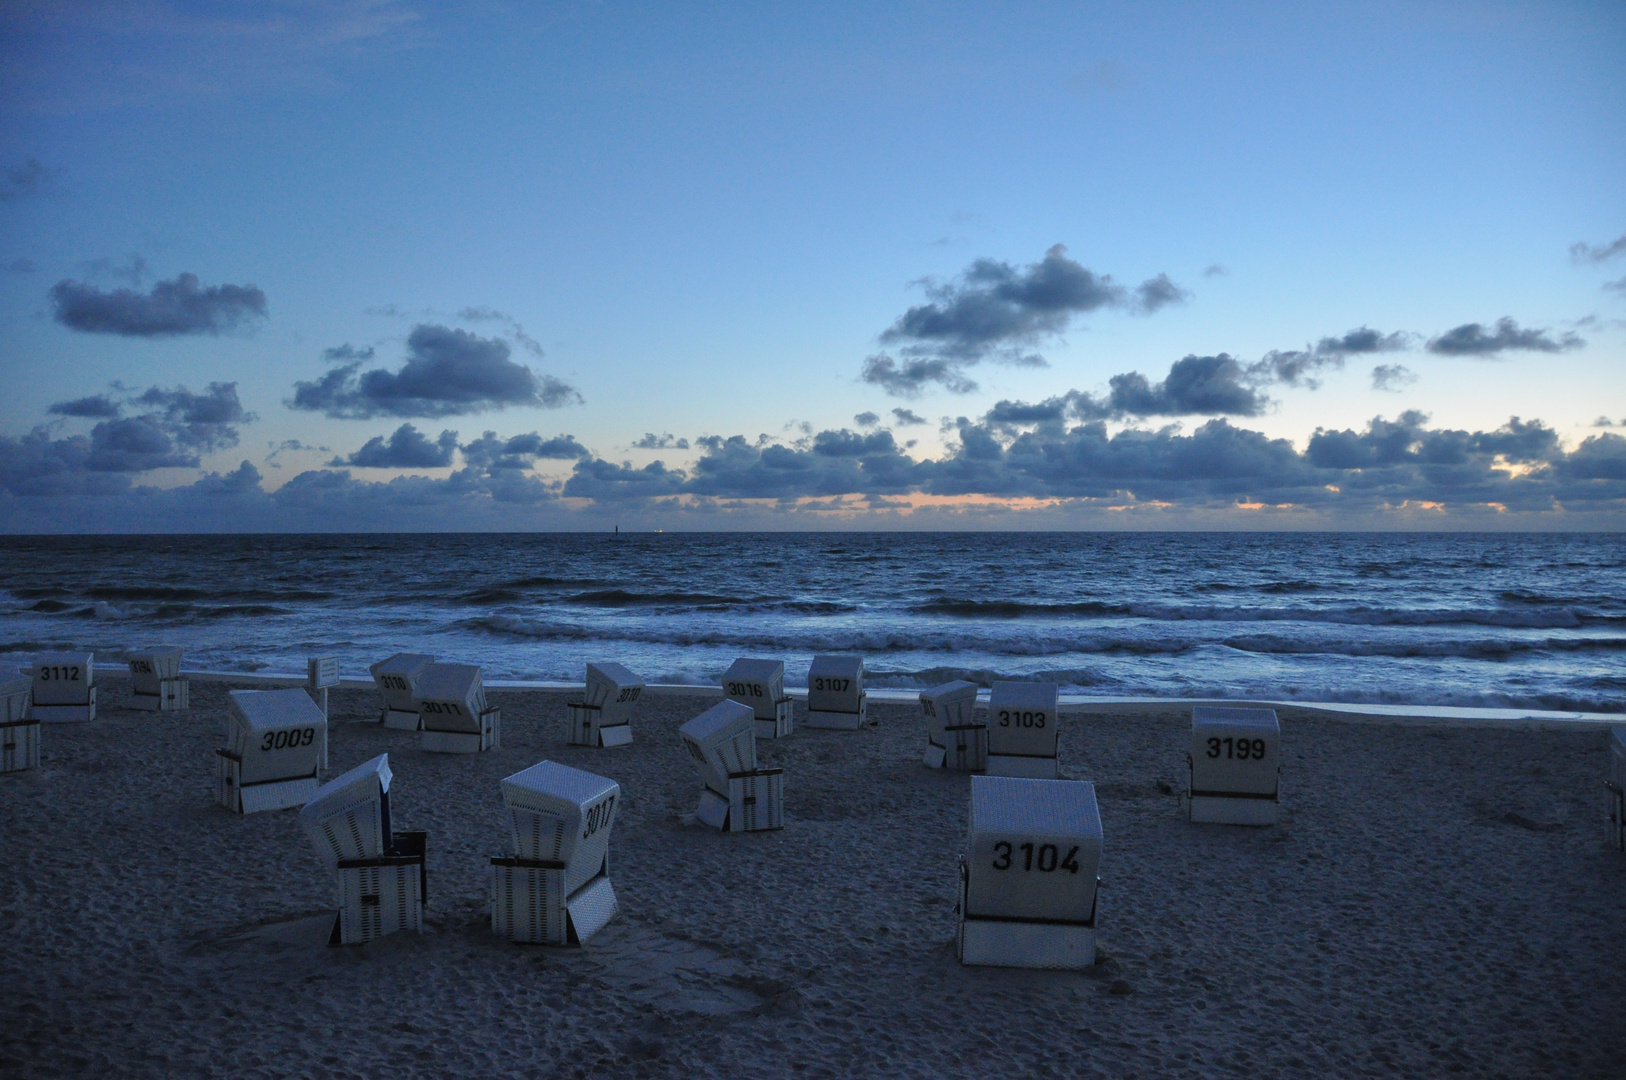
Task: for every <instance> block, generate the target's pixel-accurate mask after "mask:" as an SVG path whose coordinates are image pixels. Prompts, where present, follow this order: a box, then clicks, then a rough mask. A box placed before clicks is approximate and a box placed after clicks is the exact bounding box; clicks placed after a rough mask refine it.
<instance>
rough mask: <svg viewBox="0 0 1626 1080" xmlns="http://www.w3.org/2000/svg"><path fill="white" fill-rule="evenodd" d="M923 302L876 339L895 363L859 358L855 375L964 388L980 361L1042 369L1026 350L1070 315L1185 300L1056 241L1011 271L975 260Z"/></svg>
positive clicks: (1162, 283) (896, 387)
mask: <svg viewBox="0 0 1626 1080" xmlns="http://www.w3.org/2000/svg"><path fill="white" fill-rule="evenodd" d="M926 294H927V297H928V298H929V299H928V302H927V303H925V304H918V305H916V306H914V307H912V308H910V309H909V310H908V311H906V312H904V313H903V315H902V316H900V317H899V318H898V320H897V321H896V322H895V323H893V324H892V326H890V327H888V328H887V329H886V330H885V331H884V332H882V334H881V336H880V340H881V344H883V345H887V346H892V347H895V348H896V349H897V350H898V353H899V356H900V357H901V363H900V362H899V361H895V360H893V358H892V357H890V356H888V355H886V354H884V353H883V354H881V355H879V356H872V357H870V358H869V359H868V360H866V361H865V364H864V372H863V378H864V381H865V382H870V383H875V384H876V385H878V386H881V387H883V388H885V389H886V390H887V391H888V392H889V393H894V394H905V395H913V394H918V393H920V391H921V390H922V389H924V388H925V387H926V386H927V385H929V384H931V383H938V384H941V385H943V386H944V387H946V388H947V389H949V390H953V391H955V392H959V393H964V392H966V391H967V390H968V389H970V388H974V386H975V384H974V383H972V382H971V381H970V380H969V379H967V378H966V377H965V375H964V373H963V371H962V369H963V368H965V367H967V366H970V365H972V364H976V363H979V362H981V361H983V360H997V361H1000V362H1002V363H1012V364H1022V365H1027V366H1044V364H1045V359H1044V357H1043V356H1040V355H1039V354H1038V353H1036V352H1034V351H1032V349H1033V346H1034V345H1036V344H1037V343H1039V342H1040V341H1041V340H1043V339H1045V338H1050V337H1054V336H1056V335H1058V334H1060V333H1062V332H1063V331H1064V330H1066V329H1067V327H1068V325H1069V324H1070V323H1071V321H1072V319H1073V318H1074V316H1077V315H1082V314H1087V313H1089V312H1092V311H1097V310H1099V309H1101V308H1108V307H1127V308H1131V309H1134V310H1139V311H1144V312H1148V313H1149V312H1152V311H1155V310H1157V309H1158V308H1161V307H1164V306H1166V305H1168V304H1171V303H1178V302H1181V301H1183V300H1184V299H1185V298H1186V293H1185V291H1184V290H1183V289H1181V288H1180V287H1179V286H1178V285H1175V284H1174V283H1173V282H1172V281H1170V280H1169V279H1168V276H1167V275H1164V274H1160V275H1158V276H1157V277H1155V278H1152V279H1149V280H1148V281H1146V282H1143V283H1142V284H1141V285H1140V286H1139V287H1138V288H1137V289H1136V290H1135V291H1134V292H1133V293H1131V292H1130V291H1129V290H1127V289H1125V288H1124V287H1123V286H1121V285H1119V284H1117V283H1116V282H1115V281H1113V279H1112V277H1111V276H1110V275H1106V274H1096V273H1095V272H1094V271H1092V270H1089V269H1086V268H1085V267H1084V266H1082V265H1080V264H1079V263H1077V262H1075V261H1074V260H1072V259H1069V258H1068V257H1067V249H1066V247H1064V246H1063V245H1061V244H1056V245H1055V246H1053V247H1052V248H1050V250H1049V251H1047V252H1045V255H1044V258H1043V259H1041V260H1040V261H1038V262H1036V263H1031V264H1029V265H1028V266H1026V267H1023V268H1021V269H1018V268H1017V267H1014V266H1012V265H1011V264H1010V263H1006V262H1000V261H998V260H995V259H978V260H977V261H975V262H973V263H972V264H971V265H970V266H969V267H967V268H966V270H965V271H964V272H963V273H962V274H961V275H960V277H959V278H957V279H956V280H954V281H952V282H949V283H947V284H930V283H929V284H927V286H926Z"/></svg>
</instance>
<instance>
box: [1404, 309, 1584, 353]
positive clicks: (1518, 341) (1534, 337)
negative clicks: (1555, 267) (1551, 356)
mask: <svg viewBox="0 0 1626 1080" xmlns="http://www.w3.org/2000/svg"><path fill="white" fill-rule="evenodd" d="M1585 345H1586V342H1585V341H1583V340H1581V338H1580V337H1578V336H1576V335H1575V334H1573V333H1567V334H1565V335H1564V336H1563V337H1560V338H1553V337H1552V336H1550V335H1549V334H1548V332H1547V331H1546V330H1521V329H1519V324H1518V323H1516V322H1514V321H1513V320H1512V319H1510V318H1502V319H1498V320H1497V321H1496V330H1495V332H1494V333H1487V332H1486V330H1485V327H1484V326H1483V325H1482V324H1480V323H1463V324H1462V325H1461V326H1458V327H1455V328H1454V329H1451V330H1447V331H1446V332H1445V333H1443V334H1440V335H1439V336H1438V337H1433V338H1430V339H1429V342H1428V345H1427V346H1426V347H1427V349H1428V351H1429V352H1431V353H1437V354H1439V355H1441V356H1495V355H1496V354H1497V353H1502V352H1547V353H1556V352H1563V351H1565V350H1567V349H1579V348H1582V347H1583V346H1585Z"/></svg>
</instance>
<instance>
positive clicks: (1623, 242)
mask: <svg viewBox="0 0 1626 1080" xmlns="http://www.w3.org/2000/svg"><path fill="white" fill-rule="evenodd" d="M1622 254H1626V236H1620V237H1617V238H1616V239H1615V240H1612V241H1610V242H1609V243H1607V244H1598V245H1592V244H1588V243H1585V242H1584V241H1582V242H1577V243H1574V244H1571V245H1570V258H1571V259H1572V260H1573V261H1575V262H1578V263H1601V262H1608V261H1609V260H1610V259H1613V258H1614V257H1615V256H1616V255H1622Z"/></svg>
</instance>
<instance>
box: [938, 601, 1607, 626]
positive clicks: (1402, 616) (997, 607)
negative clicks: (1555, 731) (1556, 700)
mask: <svg viewBox="0 0 1626 1080" xmlns="http://www.w3.org/2000/svg"><path fill="white" fill-rule="evenodd" d="M909 610H911V611H913V612H916V613H918V614H922V615H945V616H954V617H961V618H989V619H1016V618H1021V617H1023V616H1038V617H1041V618H1058V617H1063V616H1093V617H1097V618H1105V617H1114V616H1118V617H1122V616H1130V617H1133V618H1138V619H1151V620H1156V621H1159V622H1308V623H1332V624H1344V625H1354V626H1453V625H1464V626H1494V627H1505V628H1508V629H1537V630H1553V629H1578V628H1580V627H1583V626H1608V625H1616V624H1618V625H1626V616H1620V615H1606V614H1602V613H1600V612H1596V611H1587V610H1578V609H1576V608H1574V607H1560V606H1553V607H1536V608H1528V609H1517V608H1394V607H1368V606H1364V605H1357V606H1354V607H1343V608H1335V607H1305V606H1303V605H1294V606H1289V607H1247V606H1243V605H1225V604H1164V603H1129V604H1123V603H1108V602H1104V601H1097V600H1086V601H1078V602H1073V603H1054V604H1047V603H1033V602H1022V601H1015V600H962V599H958V598H951V597H944V598H941V599H934V600H928V601H925V602H923V603H919V604H915V605H913V606H912V607H911V608H910V609H909Z"/></svg>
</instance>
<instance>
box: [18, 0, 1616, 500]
mask: <svg viewBox="0 0 1626 1080" xmlns="http://www.w3.org/2000/svg"><path fill="white" fill-rule="evenodd" d="M0 22H3V26H0V50H3V52H0V95H3V97H0V181H3V183H0V363H3V364H4V366H5V370H4V375H5V381H6V385H7V386H8V388H10V390H11V392H10V393H9V394H7V395H6V396H5V398H4V399H3V400H0V508H3V511H4V517H5V519H6V521H7V522H8V525H7V526H6V527H7V528H8V529H10V530H12V531H33V530H59V529H71V530H92V531H94V530H113V531H125V530H141V529H182V528H192V529H233V528H256V529H259V528H263V529H311V528H317V529H349V528H398V529H436V528H517V529H524V528H543V529H555V528H587V529H594V528H601V527H606V526H607V524H608V523H611V522H619V523H621V524H623V525H625V526H627V527H639V528H657V527H664V528H789V529H797V528H831V527H841V528H853V527H859V528H862V527H883V528H897V527H904V528H910V527H912V528H983V527H998V528H1023V527H1037V528H1071V527H1082V528H1102V527H1108V528H1184V527H1219V528H1303V527H1308V528H1329V527H1330V528H1487V527H1489V528H1496V527H1512V528H1618V527H1620V526H1621V524H1622V523H1623V522H1626V515H1623V513H1622V511H1623V509H1626V439H1622V438H1621V437H1620V430H1619V429H1622V428H1626V365H1623V364H1622V362H1621V361H1622V359H1623V358H1626V243H1621V242H1620V240H1621V238H1622V237H1623V236H1626V65H1623V64H1621V63H1620V57H1621V56H1623V55H1626V9H1622V8H1621V7H1620V5H1618V4H1595V5H1582V4H1547V5H1520V4H1445V3H1411V4H1338V5H1316V6H1305V5H1286V4H1283V5H1264V4H1248V5H1244V4H1231V5H1224V6H1220V7H1217V8H1215V9H1207V8H1193V7H1191V6H1188V5H1155V4H1135V5H1041V4H1032V5H1009V4H1007V5H949V4H892V5H852V6H847V7H838V6H828V5H820V6H812V5H805V6H795V7H782V6H775V5H688V6H680V5H658V6H656V5H650V6H634V5H622V4H579V5H575V4H561V5H508V4H499V3H486V4H469V5H451V4H447V5H434V6H429V5H413V4H409V3H387V2H368V3H352V4H344V3H336V4H314V3H313V4H306V3H281V4H207V5H205V4H196V5H188V4H168V3H138V4H118V5H106V6H101V5H95V4H91V5H84V6H78V7H74V8H72V9H71V10H63V9H59V8H58V7H57V6H56V5H35V4H19V5H14V6H11V7H8V8H6V9H5V10H4V12H3V13H0ZM1058 245H1059V246H1058ZM187 275H190V276H187ZM299 384H304V389H303V390H302V389H301V388H300V385H299ZM211 387H213V388H214V389H211ZM1001 403H1004V405H1003V406H1002V405H1001ZM295 406H302V407H295ZM894 410H905V411H904V412H902V413H898V412H894ZM251 417H252V418H251ZM1514 417H1518V418H1519V422H1518V423H1517V424H1511V420H1512V418H1514ZM914 418H919V420H920V421H922V422H918V423H917V422H914ZM1601 420H1604V421H1608V423H1607V424H1600V421H1601ZM403 425H411V426H410V428H405V429H403ZM448 431H455V432H456V433H457V434H456V435H455V436H445V435H443V433H444V432H448ZM487 431H490V432H495V434H496V438H495V439H493V440H482V438H481V436H482V433H484V432H487ZM1318 432H1319V433H1320V435H1319V436H1318ZM668 434H669V435H670V436H671V438H670V439H663V438H656V439H654V440H647V439H645V436H646V435H652V436H657V437H660V436H666V435H668ZM734 437H739V438H738V439H737V440H735V441H729V440H731V439H733V438H734ZM374 440H376V441H374ZM640 440H643V441H645V442H653V443H654V444H657V445H651V446H646V447H639V446H637V445H635V444H636V443H638V442H639V441H640ZM656 462H659V465H655V464H654V463H656ZM244 463H246V465H245V464H244Z"/></svg>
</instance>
